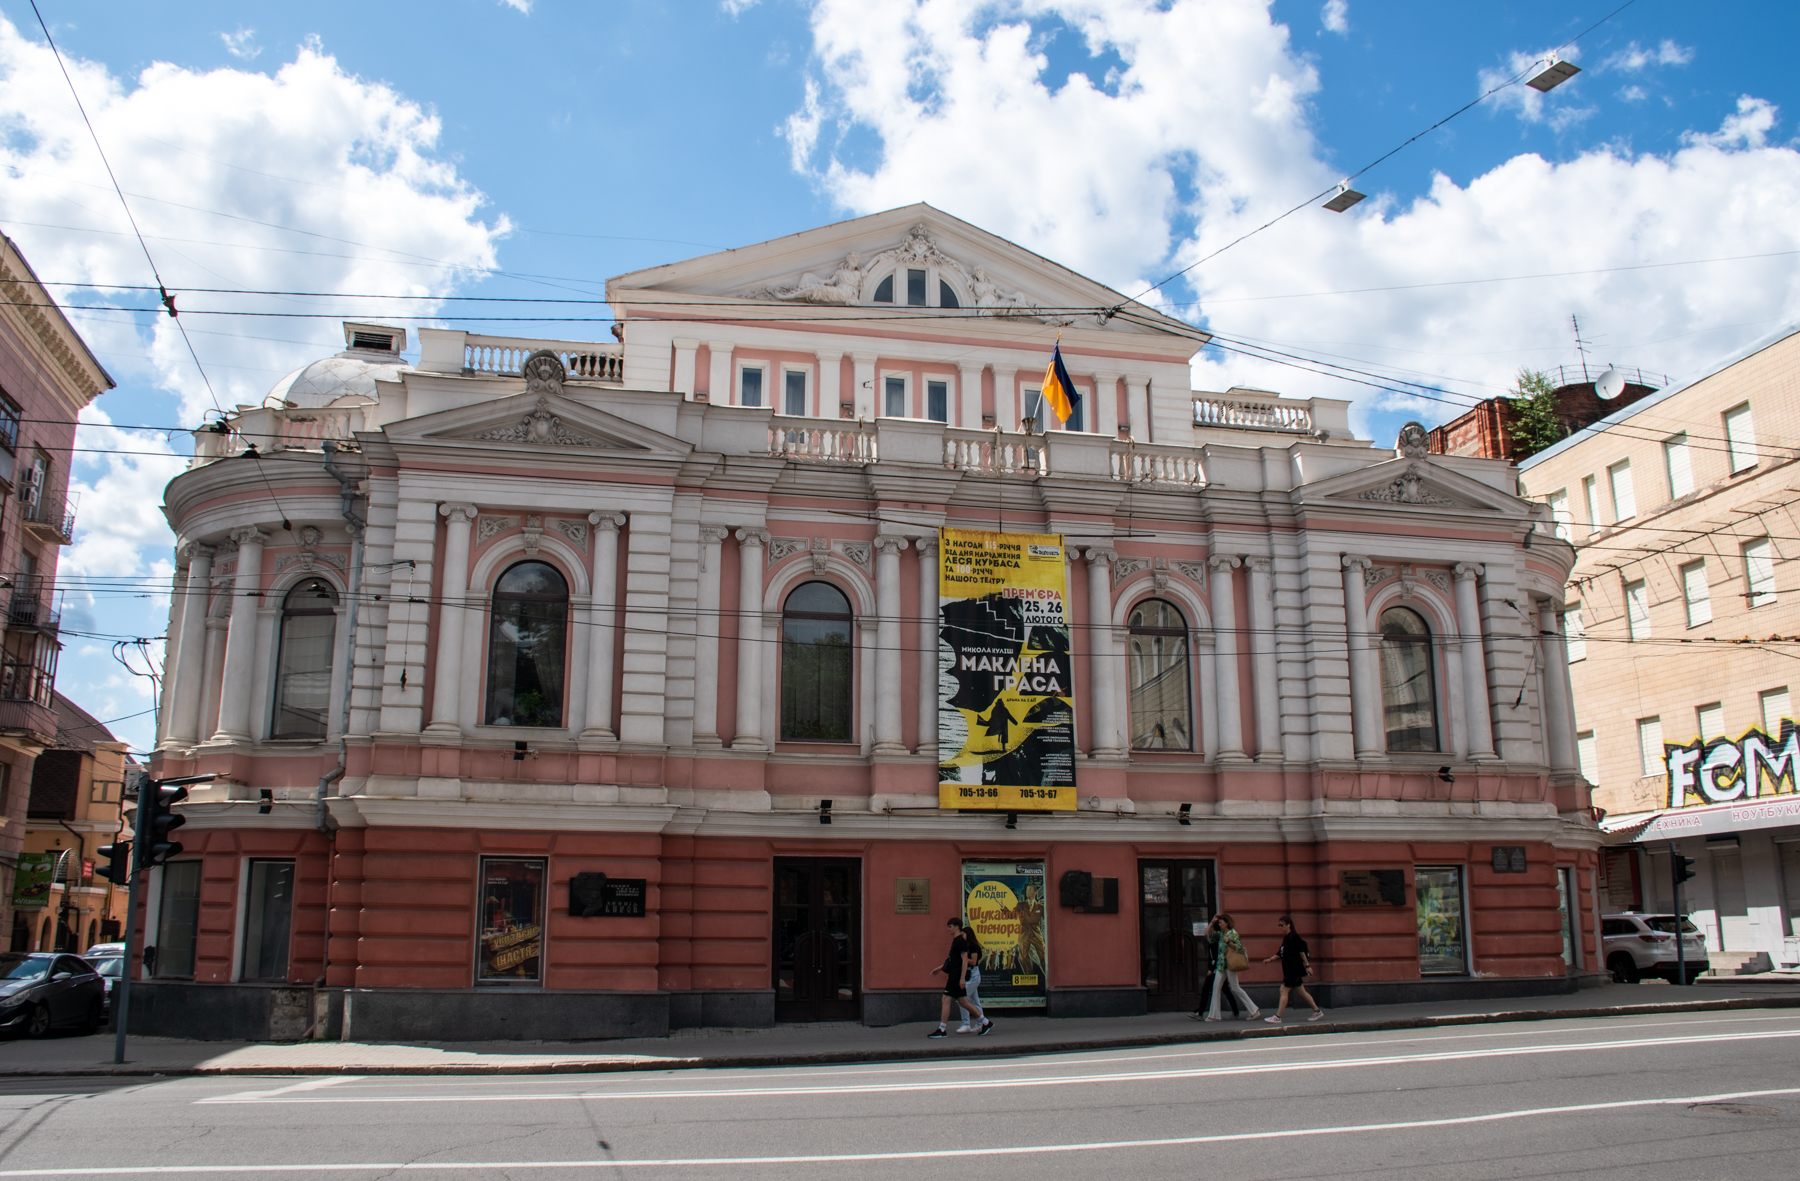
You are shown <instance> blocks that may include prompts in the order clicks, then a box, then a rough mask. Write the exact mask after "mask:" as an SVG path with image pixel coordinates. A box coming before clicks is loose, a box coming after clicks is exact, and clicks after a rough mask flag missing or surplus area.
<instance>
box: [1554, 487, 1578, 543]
mask: <svg viewBox="0 0 1800 1181" xmlns="http://www.w3.org/2000/svg"><path fill="white" fill-rule="evenodd" d="M1550 521H1551V526H1550V531H1551V532H1552V533H1554V534H1556V535H1557V536H1558V537H1560V538H1562V539H1563V540H1564V541H1568V540H1569V539H1570V538H1571V537H1573V536H1574V534H1573V533H1571V532H1570V530H1569V526H1570V525H1572V524H1574V522H1575V518H1574V517H1573V516H1571V515H1570V514H1569V490H1568V489H1567V488H1561V489H1558V490H1557V491H1555V492H1552V493H1551V494H1550Z"/></svg>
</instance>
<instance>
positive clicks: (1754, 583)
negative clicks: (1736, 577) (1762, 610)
mask: <svg viewBox="0 0 1800 1181" xmlns="http://www.w3.org/2000/svg"><path fill="white" fill-rule="evenodd" d="M1744 583H1745V589H1746V591H1747V593H1746V595H1745V598H1746V599H1747V600H1748V602H1749V603H1750V605H1751V606H1752V607H1761V606H1763V605H1764V604H1765V603H1773V602H1774V601H1775V551H1774V547H1772V546H1771V545H1770V544H1769V539H1768V538H1766V537H1759V538H1757V539H1756V540H1755V541H1746V542H1745V543H1744Z"/></svg>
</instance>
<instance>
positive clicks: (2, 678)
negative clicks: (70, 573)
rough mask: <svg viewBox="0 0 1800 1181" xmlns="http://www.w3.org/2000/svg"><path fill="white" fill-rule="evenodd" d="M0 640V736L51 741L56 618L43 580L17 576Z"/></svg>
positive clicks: (57, 651) (58, 647)
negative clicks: (4, 628)
mask: <svg viewBox="0 0 1800 1181" xmlns="http://www.w3.org/2000/svg"><path fill="white" fill-rule="evenodd" d="M12 581H13V584H14V585H13V587H12V592H11V596H10V598H9V600H8V602H7V612H6V631H5V635H4V637H3V638H0V734H7V735H12V736H15V737H22V738H25V739H27V740H28V741H33V742H41V743H43V744H45V745H48V744H49V743H51V742H54V741H55V740H56V711H55V709H54V707H53V695H54V693H55V689H56V662H57V657H58V655H59V654H60V653H61V652H62V644H61V643H60V642H58V640H57V634H56V633H57V627H58V625H59V624H60V622H61V621H60V619H59V617H58V614H57V612H56V611H54V610H52V609H51V607H50V600H49V587H48V585H47V580H45V579H43V578H41V577H40V576H37V575H29V574H17V575H14V576H13V578H12Z"/></svg>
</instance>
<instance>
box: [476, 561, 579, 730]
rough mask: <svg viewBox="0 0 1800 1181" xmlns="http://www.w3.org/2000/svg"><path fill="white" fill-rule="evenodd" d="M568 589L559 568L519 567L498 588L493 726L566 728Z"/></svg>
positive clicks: (491, 638) (491, 661) (491, 680)
mask: <svg viewBox="0 0 1800 1181" xmlns="http://www.w3.org/2000/svg"><path fill="white" fill-rule="evenodd" d="M568 619H569V584H568V583H567V582H566V581H564V579H563V576H562V575H561V574H560V573H558V572H557V570H556V568H555V567H554V566H551V565H549V564H547V563H545V562H520V563H519V564H518V565H516V566H514V567H512V568H511V569H509V570H507V572H506V573H505V574H502V575H501V576H500V580H499V581H498V582H496V583H495V584H494V609H493V615H492V618H491V620H490V622H489V624H488V683H487V710H486V712H485V714H484V718H485V720H486V722H487V724H488V725H490V726H560V725H562V724H563V666H564V663H565V660H564V649H565V647H566V641H567V633H568Z"/></svg>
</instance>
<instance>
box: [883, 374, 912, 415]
mask: <svg viewBox="0 0 1800 1181" xmlns="http://www.w3.org/2000/svg"><path fill="white" fill-rule="evenodd" d="M881 388H882V390H883V392H884V394H885V398H884V405H883V406H882V411H881V412H882V413H883V414H885V415H887V416H888V417H889V418H905V417H906V379H905V378H904V377H889V378H886V379H885V380H883V382H882V384H881Z"/></svg>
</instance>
